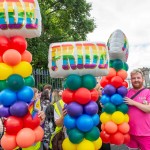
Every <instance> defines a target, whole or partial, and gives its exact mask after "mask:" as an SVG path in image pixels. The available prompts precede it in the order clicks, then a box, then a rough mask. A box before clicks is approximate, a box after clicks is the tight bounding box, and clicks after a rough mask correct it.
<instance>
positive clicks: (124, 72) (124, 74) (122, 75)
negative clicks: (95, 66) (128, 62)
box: [117, 70, 128, 80]
mask: <svg viewBox="0 0 150 150" xmlns="http://www.w3.org/2000/svg"><path fill="white" fill-rule="evenodd" d="M117 76H120V77H121V78H122V79H123V80H125V79H126V78H127V76H128V74H127V71H125V70H119V71H118V72H117Z"/></svg>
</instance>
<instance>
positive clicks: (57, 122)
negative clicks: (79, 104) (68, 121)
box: [54, 109, 67, 127]
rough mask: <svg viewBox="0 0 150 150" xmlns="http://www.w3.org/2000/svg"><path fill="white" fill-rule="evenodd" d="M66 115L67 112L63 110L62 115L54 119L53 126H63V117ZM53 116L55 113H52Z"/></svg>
mask: <svg viewBox="0 0 150 150" xmlns="http://www.w3.org/2000/svg"><path fill="white" fill-rule="evenodd" d="M66 114H67V110H66V109H63V110H62V115H61V116H60V117H59V118H56V117H55V124H56V126H58V127H61V126H63V124H64V117H65V115H66ZM54 116H56V112H55V111H54Z"/></svg>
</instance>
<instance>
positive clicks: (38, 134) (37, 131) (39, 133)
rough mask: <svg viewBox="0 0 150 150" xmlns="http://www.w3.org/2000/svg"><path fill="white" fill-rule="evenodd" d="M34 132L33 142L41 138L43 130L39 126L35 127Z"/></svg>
mask: <svg viewBox="0 0 150 150" xmlns="http://www.w3.org/2000/svg"><path fill="white" fill-rule="evenodd" d="M34 133H35V142H39V141H41V140H42V139H43V136H44V131H43V129H42V127H41V126H38V127H37V128H35V129H34Z"/></svg>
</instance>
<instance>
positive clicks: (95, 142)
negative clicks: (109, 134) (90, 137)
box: [93, 137, 102, 150]
mask: <svg viewBox="0 0 150 150" xmlns="http://www.w3.org/2000/svg"><path fill="white" fill-rule="evenodd" d="M93 144H94V146H95V149H96V150H97V149H100V148H101V147H102V139H101V138H100V137H99V138H98V139H97V140H96V141H94V142H93Z"/></svg>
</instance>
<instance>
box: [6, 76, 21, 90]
mask: <svg viewBox="0 0 150 150" xmlns="http://www.w3.org/2000/svg"><path fill="white" fill-rule="evenodd" d="M7 84H8V88H10V89H11V90H14V91H18V90H20V89H21V88H22V87H23V86H24V78H23V77H22V76H20V75H18V74H12V75H11V76H9V77H8V78H7Z"/></svg>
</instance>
